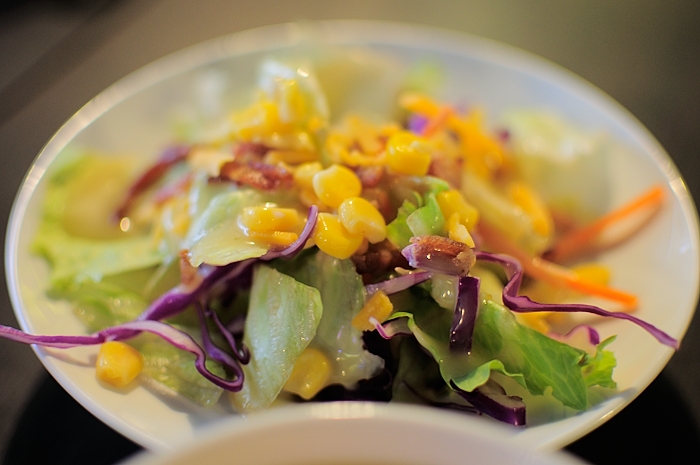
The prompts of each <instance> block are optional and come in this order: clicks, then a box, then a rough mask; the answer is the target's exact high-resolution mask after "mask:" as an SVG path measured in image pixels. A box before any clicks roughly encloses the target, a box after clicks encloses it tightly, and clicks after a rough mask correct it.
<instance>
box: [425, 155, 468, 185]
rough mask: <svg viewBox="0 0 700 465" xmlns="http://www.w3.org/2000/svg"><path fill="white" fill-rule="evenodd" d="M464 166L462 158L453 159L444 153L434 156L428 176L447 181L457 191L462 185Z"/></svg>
mask: <svg viewBox="0 0 700 465" xmlns="http://www.w3.org/2000/svg"><path fill="white" fill-rule="evenodd" d="M462 165H463V159H462V158H461V157H451V156H449V155H447V154H445V153H442V152H436V153H435V154H433V159H432V162H431V163H430V168H429V169H428V174H429V175H431V176H435V177H436V178H441V179H444V180H445V181H447V182H448V183H449V184H450V185H451V186H452V187H454V188H455V189H459V187H460V185H461V184H462V171H463V169H462Z"/></svg>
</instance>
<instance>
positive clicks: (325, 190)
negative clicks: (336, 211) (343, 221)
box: [312, 165, 362, 208]
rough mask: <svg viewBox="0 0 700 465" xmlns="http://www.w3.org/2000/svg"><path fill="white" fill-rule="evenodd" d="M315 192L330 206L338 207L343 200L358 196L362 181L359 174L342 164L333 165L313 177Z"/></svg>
mask: <svg viewBox="0 0 700 465" xmlns="http://www.w3.org/2000/svg"><path fill="white" fill-rule="evenodd" d="M312 184H313V187H314V192H315V193H316V195H317V196H318V198H319V199H321V202H323V203H325V204H326V205H328V206H329V207H333V208H338V206H339V205H340V204H341V203H342V202H343V200H345V199H347V198H350V197H357V196H359V195H360V192H362V183H361V182H360V179H359V178H358V177H357V175H356V174H355V173H354V172H353V171H352V170H350V169H348V168H346V167H344V166H342V165H331V166H330V167H328V168H326V169H325V170H322V171H319V172H318V173H316V174H315V175H314V177H313V179H312Z"/></svg>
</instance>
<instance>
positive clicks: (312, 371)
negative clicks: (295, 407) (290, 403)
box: [284, 347, 331, 400]
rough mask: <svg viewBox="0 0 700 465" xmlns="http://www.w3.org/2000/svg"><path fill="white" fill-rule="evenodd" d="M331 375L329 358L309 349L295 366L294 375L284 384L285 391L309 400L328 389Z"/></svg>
mask: <svg viewBox="0 0 700 465" xmlns="http://www.w3.org/2000/svg"><path fill="white" fill-rule="evenodd" d="M330 375H331V364H330V361H329V360H328V357H326V355H325V354H324V353H323V352H321V351H320V350H318V349H315V348H313V347H307V348H306V349H304V351H303V352H302V353H301V355H300V356H299V358H298V359H297V361H296V363H295V364H294V368H292V374H291V375H289V378H288V379H287V382H286V383H285V384H284V390H285V391H287V392H291V393H294V394H296V395H298V396H299V397H301V398H302V399H305V400H309V399H311V398H312V397H313V396H315V395H316V394H318V392H319V391H320V390H321V389H323V388H324V387H326V383H327V381H328V378H329V377H330Z"/></svg>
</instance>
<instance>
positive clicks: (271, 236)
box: [247, 231, 299, 247]
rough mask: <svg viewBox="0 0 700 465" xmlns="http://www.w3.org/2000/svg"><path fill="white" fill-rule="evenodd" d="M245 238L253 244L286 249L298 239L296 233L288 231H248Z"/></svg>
mask: <svg viewBox="0 0 700 465" xmlns="http://www.w3.org/2000/svg"><path fill="white" fill-rule="evenodd" d="M247 236H248V237H249V238H251V239H252V240H254V241H255V242H262V243H264V244H267V245H269V246H272V247H275V246H281V247H287V246H289V245H292V244H293V243H294V242H295V241H296V240H297V239H299V235H298V234H297V233H293V232H288V231H248V232H247Z"/></svg>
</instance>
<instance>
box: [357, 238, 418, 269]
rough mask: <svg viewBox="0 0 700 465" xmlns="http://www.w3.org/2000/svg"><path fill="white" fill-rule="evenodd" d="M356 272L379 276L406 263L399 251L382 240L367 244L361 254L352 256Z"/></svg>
mask: <svg viewBox="0 0 700 465" xmlns="http://www.w3.org/2000/svg"><path fill="white" fill-rule="evenodd" d="M352 261H353V263H354V264H355V268H356V269H357V272H358V273H359V274H361V275H372V276H379V275H382V274H384V273H386V272H387V271H391V270H393V269H394V268H396V267H402V268H405V267H406V265H407V264H408V263H407V262H406V259H405V258H404V257H403V255H401V251H400V250H399V249H397V248H396V247H394V245H393V244H392V243H391V242H389V241H387V240H384V241H382V242H379V243H377V244H369V247H367V250H366V251H365V252H364V253H363V254H355V255H353V256H352Z"/></svg>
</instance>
